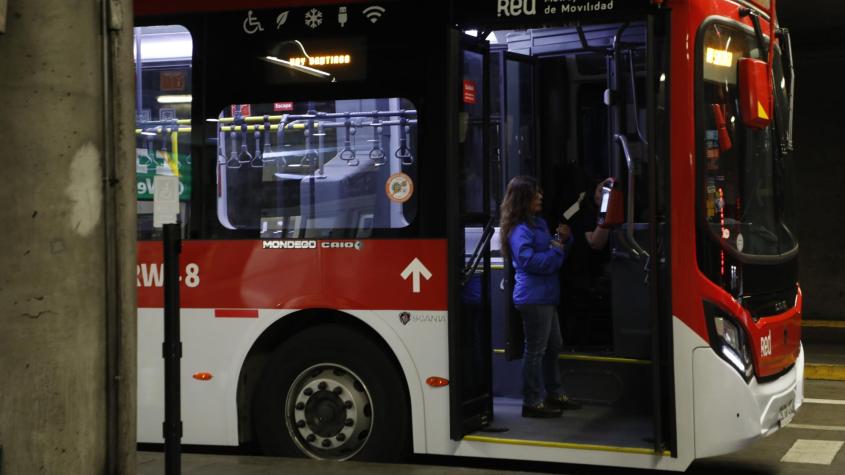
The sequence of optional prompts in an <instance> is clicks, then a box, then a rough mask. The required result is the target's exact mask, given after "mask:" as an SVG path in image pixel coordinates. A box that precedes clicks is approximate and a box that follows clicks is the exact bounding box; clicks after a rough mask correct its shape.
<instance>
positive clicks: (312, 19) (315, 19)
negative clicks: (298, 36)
mask: <svg viewBox="0 0 845 475" xmlns="http://www.w3.org/2000/svg"><path fill="white" fill-rule="evenodd" d="M321 23H323V12H321V11H320V10H317V9H316V8H312V9H311V10H308V12H307V13H306V14H305V24H306V25H308V26H309V27H311V28H317V27H318V26H320V24H321Z"/></svg>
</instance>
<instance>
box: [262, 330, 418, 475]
mask: <svg viewBox="0 0 845 475" xmlns="http://www.w3.org/2000/svg"><path fill="white" fill-rule="evenodd" d="M323 383H326V384H323ZM404 384H405V383H404V379H403V378H402V377H400V375H399V373H398V371H397V368H396V367H395V366H394V365H393V363H392V362H391V360H390V358H389V357H388V355H386V354H385V352H384V351H383V350H382V349H381V348H380V347H379V346H378V345H376V343H375V342H373V341H372V339H370V338H369V337H367V336H366V335H364V334H363V333H362V332H360V331H359V330H357V329H355V328H352V327H345V326H341V325H335V324H326V325H320V326H318V327H314V328H309V329H307V330H304V331H302V332H301V333H299V334H297V335H296V336H294V337H293V338H291V339H289V340H287V341H286V342H285V343H283V344H282V345H281V346H279V347H278V348H277V349H276V351H275V352H274V353H273V355H272V356H271V358H270V361H269V362H268V364H267V368H266V369H265V370H264V373H263V374H262V376H261V380H260V381H259V383H258V386H257V388H256V392H255V394H254V396H253V406H252V407H253V414H252V415H253V419H252V420H253V425H254V427H255V433H256V436H257V438H258V443H259V445H260V446H261V448H262V450H263V451H264V453H265V454H267V455H279V456H286V457H302V456H308V457H312V458H317V459H328V460H347V459H354V460H365V461H378V462H399V461H402V460H403V459H404V458H405V457H406V456H407V455H408V453H409V449H410V433H411V430H410V427H411V424H410V411H409V404H408V396H407V394H406V391H405V389H404V387H405V386H404ZM335 391H337V392H335ZM350 421H352V423H350ZM312 436H313V439H311V438H310V437H312ZM323 444H330V445H328V446H325V445H323ZM324 447H327V448H324Z"/></svg>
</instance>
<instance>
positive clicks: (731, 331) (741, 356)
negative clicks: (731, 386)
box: [705, 304, 754, 382]
mask: <svg viewBox="0 0 845 475" xmlns="http://www.w3.org/2000/svg"><path fill="white" fill-rule="evenodd" d="M705 309H706V310H708V311H707V312H706V313H707V314H708V320H709V322H708V328H709V329H710V345H711V346H712V347H713V349H714V350H715V351H716V353H717V354H718V355H719V356H720V357H722V359H724V360H725V361H727V362H728V363H730V365H731V366H733V367H734V368H735V369H736V370H737V371H738V372H739V374H740V375H742V377H743V379H745V381H746V382H748V381H750V380H751V376H753V375H754V364H753V363H752V359H751V350H750V348H749V346H748V338H747V337H746V334H745V330H744V329H743V328H742V326H741V325H740V324H739V322H737V321H736V320H734V319H732V318H729V317H725V316H722V315H720V314H719V313H721V312H719V311H718V310H717V309H716V308H715V307H714V306H712V305H708V304H705Z"/></svg>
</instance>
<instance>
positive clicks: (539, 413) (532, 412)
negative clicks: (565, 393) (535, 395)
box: [522, 402, 563, 418]
mask: <svg viewBox="0 0 845 475" xmlns="http://www.w3.org/2000/svg"><path fill="white" fill-rule="evenodd" d="M561 414H563V411H561V410H560V409H557V408H554V407H549V406H547V405H545V404H543V403H542V402H539V403H537V404H536V405H534V406H525V405H523V406H522V417H544V418H546V417H548V418H551V417H560V415H561Z"/></svg>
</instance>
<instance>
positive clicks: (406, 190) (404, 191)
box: [384, 172, 414, 203]
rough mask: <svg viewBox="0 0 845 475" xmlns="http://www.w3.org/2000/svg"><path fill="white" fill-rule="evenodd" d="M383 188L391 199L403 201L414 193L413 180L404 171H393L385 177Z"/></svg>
mask: <svg viewBox="0 0 845 475" xmlns="http://www.w3.org/2000/svg"><path fill="white" fill-rule="evenodd" d="M384 189H385V191H386V192H387V197H388V198H390V200H391V201H395V202H397V203H404V202H406V201H408V200H409V199H411V195H413V194H414V182H413V181H412V180H411V177H409V176H408V175H406V174H404V173H401V172H400V173H394V174H393V175H390V178H388V179H387V183H385V184H384Z"/></svg>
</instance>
